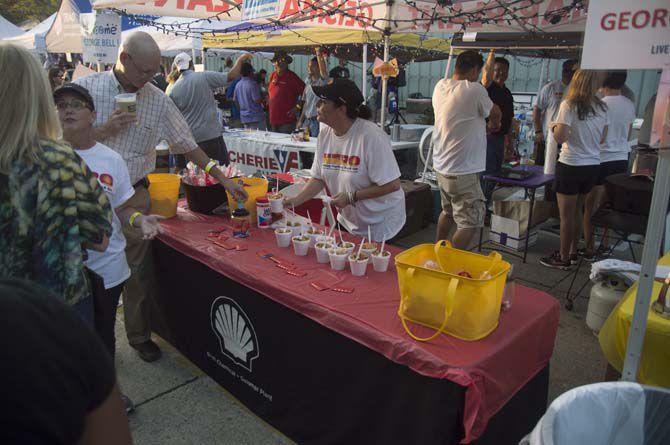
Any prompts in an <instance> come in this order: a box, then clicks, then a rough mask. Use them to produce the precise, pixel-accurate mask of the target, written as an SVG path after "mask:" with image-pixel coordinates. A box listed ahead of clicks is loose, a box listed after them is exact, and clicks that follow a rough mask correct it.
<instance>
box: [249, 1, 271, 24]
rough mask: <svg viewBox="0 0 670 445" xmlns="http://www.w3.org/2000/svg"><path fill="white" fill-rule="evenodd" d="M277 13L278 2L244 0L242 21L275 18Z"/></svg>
mask: <svg viewBox="0 0 670 445" xmlns="http://www.w3.org/2000/svg"><path fill="white" fill-rule="evenodd" d="M278 13H279V0H244V6H243V7H242V20H244V21H247V20H254V19H264V18H268V17H276V16H277V14H278Z"/></svg>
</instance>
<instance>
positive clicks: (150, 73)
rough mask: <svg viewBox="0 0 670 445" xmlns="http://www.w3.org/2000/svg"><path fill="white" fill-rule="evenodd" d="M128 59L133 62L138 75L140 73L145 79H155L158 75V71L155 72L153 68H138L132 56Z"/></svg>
mask: <svg viewBox="0 0 670 445" xmlns="http://www.w3.org/2000/svg"><path fill="white" fill-rule="evenodd" d="M128 58H129V59H130V61H131V62H132V64H133V67H134V68H135V70H136V71H137V72H138V73H140V74H141V75H142V76H144V77H154V76H155V75H156V70H154V69H152V68H149V69H148V70H142V69H140V67H139V66H137V64H136V63H135V60H134V59H133V57H132V56H131V55H130V54H128Z"/></svg>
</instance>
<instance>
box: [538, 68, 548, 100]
mask: <svg viewBox="0 0 670 445" xmlns="http://www.w3.org/2000/svg"><path fill="white" fill-rule="evenodd" d="M547 62H548V60H547V59H544V61H542V68H541V69H540V81H539V82H538V85H537V94H538V95H539V94H540V90H542V86H543V85H544V75H545V72H546V71H547V68H548V67H547Z"/></svg>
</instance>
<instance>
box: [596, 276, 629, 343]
mask: <svg viewBox="0 0 670 445" xmlns="http://www.w3.org/2000/svg"><path fill="white" fill-rule="evenodd" d="M627 290H628V286H626V284H624V281H623V279H621V278H618V277H614V276H609V275H603V276H601V278H600V279H599V280H598V282H597V283H596V284H594V285H593V287H592V288H591V295H590V297H589V307H588V309H587V311H586V325H587V326H588V327H589V328H591V329H592V330H593V331H594V332H598V331H600V328H601V327H602V326H603V324H604V323H605V320H607V317H609V316H610V313H611V312H612V309H614V306H616V305H617V303H619V301H621V298H623V296H624V294H625V293H626V291H627Z"/></svg>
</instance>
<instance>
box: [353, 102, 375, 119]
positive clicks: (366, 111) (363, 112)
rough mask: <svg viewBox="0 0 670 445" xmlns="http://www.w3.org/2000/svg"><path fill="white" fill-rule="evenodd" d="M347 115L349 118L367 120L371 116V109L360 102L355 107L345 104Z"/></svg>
mask: <svg viewBox="0 0 670 445" xmlns="http://www.w3.org/2000/svg"><path fill="white" fill-rule="evenodd" d="M347 117H348V118H349V119H356V118H361V119H365V120H369V119H370V118H371V117H372V111H370V108H369V107H368V106H367V105H365V104H360V105H359V106H357V107H355V108H354V107H350V106H348V105H347Z"/></svg>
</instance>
